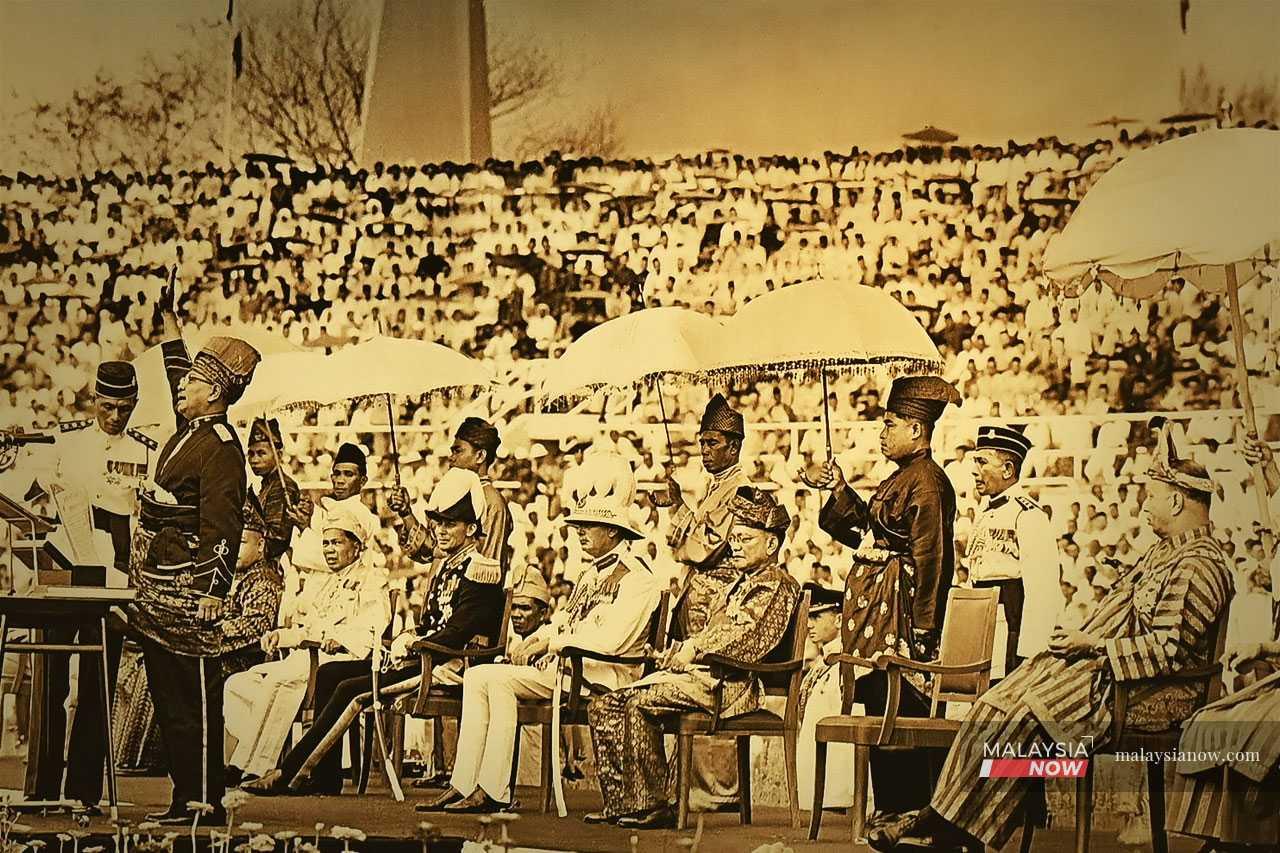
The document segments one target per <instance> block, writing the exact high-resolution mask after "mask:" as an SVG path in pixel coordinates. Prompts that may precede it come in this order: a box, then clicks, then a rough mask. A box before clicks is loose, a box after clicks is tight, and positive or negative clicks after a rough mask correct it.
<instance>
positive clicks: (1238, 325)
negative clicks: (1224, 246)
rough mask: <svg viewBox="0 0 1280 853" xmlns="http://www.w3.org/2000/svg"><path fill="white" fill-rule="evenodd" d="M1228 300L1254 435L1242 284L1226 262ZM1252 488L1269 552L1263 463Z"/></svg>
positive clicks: (1255, 469) (1238, 380)
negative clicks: (1241, 299) (1241, 297)
mask: <svg viewBox="0 0 1280 853" xmlns="http://www.w3.org/2000/svg"><path fill="white" fill-rule="evenodd" d="M1226 271H1227V303H1228V305H1230V307H1231V337H1232V338H1233V339H1234V340H1235V345H1236V385H1237V386H1238V387H1239V389H1240V405H1241V406H1242V407H1243V408H1244V418H1245V425H1246V426H1247V427H1248V428H1249V432H1250V433H1251V434H1253V435H1254V436H1258V435H1260V433H1259V432H1258V417H1257V415H1256V414H1255V412H1254V410H1253V393H1252V391H1251V390H1250V388H1249V366H1248V365H1247V364H1246V363H1245V354H1244V319H1243V318H1242V317H1241V315H1240V284H1239V282H1238V280H1237V279H1236V265H1235V264H1234V263H1229V264H1227V265H1226ZM1253 491H1254V494H1255V495H1256V496H1257V499H1258V519H1259V520H1260V521H1261V522H1262V540H1263V544H1264V548H1265V550H1266V553H1267V554H1271V552H1272V549H1273V548H1274V546H1275V532H1274V531H1273V530H1272V528H1271V507H1270V506H1269V505H1268V503H1267V478H1266V475H1265V474H1264V473H1263V470H1262V465H1261V464H1257V465H1254V466H1253Z"/></svg>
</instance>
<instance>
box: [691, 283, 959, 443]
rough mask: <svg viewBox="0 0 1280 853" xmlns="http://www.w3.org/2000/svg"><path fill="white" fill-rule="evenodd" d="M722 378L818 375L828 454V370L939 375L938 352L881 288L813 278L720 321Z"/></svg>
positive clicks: (908, 314)
mask: <svg viewBox="0 0 1280 853" xmlns="http://www.w3.org/2000/svg"><path fill="white" fill-rule="evenodd" d="M725 330H726V332H727V341H728V344H727V346H726V348H725V351H724V352H725V355H723V356H722V357H721V358H720V359H719V361H718V363H717V366H716V367H715V369H714V370H713V371H712V372H713V373H715V374H720V375H725V374H729V375H733V376H760V377H767V376H780V375H799V376H803V377H814V378H821V379H822V417H823V423H824V425H825V427H826V433H827V454H828V456H829V455H830V454H831V417H830V413H829V412H828V411H827V387H826V386H827V374H828V372H835V373H837V374H844V373H861V374H880V375H885V376H890V377H893V376H902V375H912V374H924V373H939V372H941V370H942V366H943V365H942V356H941V355H940V354H939V353H938V348H937V347H936V346H935V345H934V343H933V341H932V340H931V339H930V338H929V335H928V333H927V332H926V331H925V330H924V327H922V326H921V325H920V321H919V320H917V319H916V318H915V316H914V315H913V314H912V313H911V312H910V311H909V310H908V309H907V308H906V307H905V306H903V305H902V303H900V302H898V300H896V299H894V298H893V297H892V296H890V295H889V294H887V293H885V292H884V291H883V290H879V289H876V288H871V287H864V286H863V285H860V284H851V283H849V282H843V281H831V280H826V279H815V280H813V281H808V282H804V283H802V284H794V285H791V286H790V287H784V288H782V289H781V290H775V291H773V292H772V293H767V294H765V295H764V296H761V297H759V298H758V299H754V300H752V301H751V302H748V303H747V304H746V306H744V307H743V308H742V310H740V311H739V312H738V313H737V314H735V315H734V316H733V317H732V318H730V319H729V321H728V323H726V324H725Z"/></svg>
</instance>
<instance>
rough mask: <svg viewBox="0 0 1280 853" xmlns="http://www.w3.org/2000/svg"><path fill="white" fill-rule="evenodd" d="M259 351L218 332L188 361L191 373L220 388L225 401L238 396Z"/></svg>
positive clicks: (230, 400)
mask: <svg viewBox="0 0 1280 853" xmlns="http://www.w3.org/2000/svg"><path fill="white" fill-rule="evenodd" d="M261 358H262V357H261V356H260V355H258V351H257V350H256V349H254V348H253V347H251V346H249V345H248V344H247V343H245V342H244V341H242V340H240V339H239V338H227V337H222V336H221V335H219V336H217V337H213V338H210V339H209V342H208V343H206V344H205V345H204V349H202V350H200V352H198V353H196V357H195V360H194V361H192V363H191V373H192V375H193V376H195V377H197V378H199V379H203V380H204V381H205V382H208V383H209V384H210V385H215V386H217V387H219V388H221V389H222V390H223V393H224V394H225V395H226V400H227V402H228V403H234V402H235V401H236V400H239V399H240V395H241V394H243V393H244V389H245V388H246V387H247V386H248V384H249V380H250V379H252V378H253V369H254V368H255V367H257V366H258V362H259V361H260V360H261Z"/></svg>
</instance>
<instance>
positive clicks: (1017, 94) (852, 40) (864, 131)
mask: <svg viewBox="0 0 1280 853" xmlns="http://www.w3.org/2000/svg"><path fill="white" fill-rule="evenodd" d="M249 1H250V0H242V2H249ZM253 2H263V0H253ZM486 6H487V14H488V19H489V25H490V29H491V31H494V32H504V33H516V34H518V35H519V37H520V38H522V39H529V40H531V41H533V42H535V43H537V44H540V45H542V46H543V47H544V48H545V49H546V50H547V51H548V52H549V53H551V54H552V55H553V56H554V57H555V58H556V60H557V61H558V62H560V63H561V64H562V66H563V67H564V68H565V70H566V72H567V73H566V74H565V81H564V83H563V86H562V90H561V93H560V94H561V96H562V97H561V98H559V99H558V100H557V101H556V107H555V108H556V109H558V110H563V111H564V112H565V114H566V115H569V114H572V113H573V112H574V111H575V110H582V109H586V108H589V107H591V106H594V105H597V104H605V103H607V104H610V105H612V106H613V108H614V109H615V110H616V112H617V115H618V116H619V120H620V123H621V126H622V130H623V135H624V138H625V141H626V149H627V150H628V152H629V153H633V154H636V155H641V156H647V155H656V156H662V155H667V154H671V153H674V152H677V151H697V150H703V149H706V148H709V147H715V146H723V147H727V148H732V149H734V150H735V151H743V152H745V153H770V152H794V153H806V152H815V151H821V150H823V149H826V148H831V149H847V148H849V147H850V146H852V145H859V146H862V147H864V148H865V147H872V148H881V147H886V146H892V145H895V144H897V142H898V139H899V137H900V135H901V134H902V133H904V132H907V131H911V130H915V129H918V128H919V127H921V126H923V125H924V124H933V125H935V126H938V127H945V128H947V129H948V130H951V131H953V132H956V133H958V134H960V136H961V138H962V139H964V140H968V141H984V142H998V141H1003V140H1005V139H1008V138H1015V139H1019V140H1022V139H1028V138H1034V137H1036V136H1039V135H1044V134H1049V133H1056V134H1059V135H1061V136H1063V137H1066V138H1083V137H1084V135H1085V134H1088V133H1090V130H1089V129H1088V127H1087V126H1088V124H1089V123H1090V122H1092V121H1096V120H1099V119H1102V118H1106V117H1108V116H1112V115H1116V114H1119V115H1123V116H1128V117H1133V118H1138V119H1143V120H1147V121H1154V120H1155V119H1158V118H1159V117H1160V116H1162V115H1166V114H1168V113H1170V112H1173V111H1175V110H1176V109H1177V107H1178V72H1179V69H1180V68H1190V69H1194V68H1195V67H1196V66H1197V65H1198V64H1200V63H1204V64H1205V65H1206V66H1207V67H1208V68H1209V70H1210V72H1211V74H1213V76H1214V77H1215V78H1217V79H1221V80H1222V81H1223V82H1226V83H1228V84H1229V86H1230V87H1231V88H1234V87H1235V86H1236V85H1238V84H1240V83H1246V82H1248V83H1252V82H1257V81H1258V80H1260V79H1268V80H1271V79H1276V78H1278V77H1280V51H1277V50H1276V49H1275V45H1276V44H1280V2H1275V0H1217V2H1210V0H1191V9H1190V13H1189V18H1188V33H1187V34H1186V35H1183V34H1182V33H1181V31H1180V29H1179V17H1178V0H1125V2H1113V0H1102V1H1100V2H1094V0H1076V2H1067V0H1036V2H1031V0H963V2H962V1H961V0H950V2H943V0H702V2H696V3H691V2H687V0H620V1H619V0H488V2H487V4H486ZM225 8H226V7H225V5H224V0H182V2H177V1H176V0H117V2H112V1H111V0H0V95H2V96H3V97H2V98H0V102H3V103H4V104H5V107H4V108H3V109H0V121H3V120H8V119H7V116H8V115H11V114H12V113H11V112H8V111H9V110H11V109H12V108H13V105H14V104H15V103H21V102H22V101H24V100H25V99H27V98H30V97H41V98H46V99H47V98H54V99H56V98H59V97H65V96H66V95H67V94H69V93H70V91H71V90H72V89H73V88H74V87H75V86H76V85H81V84H83V83H85V82H88V81H89V80H91V79H92V77H93V75H94V73H95V72H96V71H97V70H98V69H100V68H101V69H103V70H106V71H107V72H109V73H114V74H122V75H128V74H129V73H130V71H131V70H132V69H133V68H134V67H136V65H137V64H138V62H139V61H140V59H141V57H143V56H144V55H145V54H146V53H147V51H153V52H156V53H162V52H164V51H166V50H172V49H174V48H175V47H176V46H180V45H181V44H183V43H184V39H186V38H188V36H186V35H184V33H183V32H182V27H183V25H191V24H196V23H198V22H200V21H201V20H216V19H218V18H219V17H220V16H221V15H222V14H223V12H224V11H225ZM205 37H206V38H209V37H211V36H209V35H206V36H205ZM11 93H16V94H17V101H15V100H14V99H13V98H12V97H11Z"/></svg>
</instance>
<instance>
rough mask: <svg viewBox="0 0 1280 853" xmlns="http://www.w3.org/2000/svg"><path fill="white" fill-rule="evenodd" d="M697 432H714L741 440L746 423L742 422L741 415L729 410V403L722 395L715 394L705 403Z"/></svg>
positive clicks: (744, 432) (744, 433)
mask: <svg viewBox="0 0 1280 853" xmlns="http://www.w3.org/2000/svg"><path fill="white" fill-rule="evenodd" d="M698 430H699V431H700V432H706V431H707V430H715V431H716V432H722V433H724V434H725V435H733V436H737V437H738V438H742V437H743V436H745V435H746V423H745V421H743V419H742V415H740V414H738V413H737V412H735V411H734V410H733V409H732V408H730V406H729V401H728V400H726V399H725V398H724V395H723V394H716V395H715V396H714V397H712V398H711V401H710V402H708V403H707V408H706V410H705V411H703V413H702V423H701V425H699V427H698Z"/></svg>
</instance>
